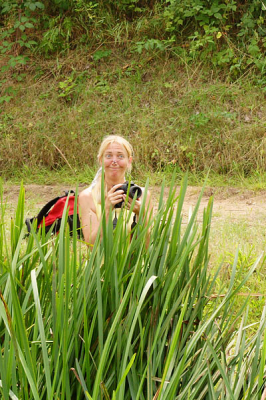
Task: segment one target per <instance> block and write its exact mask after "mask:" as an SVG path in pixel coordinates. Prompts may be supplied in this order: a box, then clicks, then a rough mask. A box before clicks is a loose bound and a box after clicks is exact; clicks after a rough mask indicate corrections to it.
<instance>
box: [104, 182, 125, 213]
mask: <svg viewBox="0 0 266 400" xmlns="http://www.w3.org/2000/svg"><path fill="white" fill-rule="evenodd" d="M121 185H123V183H119V184H118V185H114V186H113V187H112V188H111V189H110V190H109V192H108V193H107V199H106V200H107V201H106V203H105V205H106V206H107V207H108V208H110V206H111V207H112V208H114V206H115V205H116V204H118V203H120V202H121V201H123V194H124V190H117V189H118V188H119V187H120V186H121ZM108 203H109V204H108Z"/></svg>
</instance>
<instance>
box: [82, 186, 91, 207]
mask: <svg viewBox="0 0 266 400" xmlns="http://www.w3.org/2000/svg"><path fill="white" fill-rule="evenodd" d="M79 204H80V205H81V206H82V205H84V204H86V205H87V206H89V207H91V206H93V204H94V201H93V195H92V191H91V188H90V187H88V188H86V189H84V190H82V192H80V193H79Z"/></svg>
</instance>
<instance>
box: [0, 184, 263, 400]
mask: <svg viewBox="0 0 266 400" xmlns="http://www.w3.org/2000/svg"><path fill="white" fill-rule="evenodd" d="M173 184H174V178H173ZM173 184H172V187H171V190H170V194H169V198H168V200H167V203H166V204H164V203H163V201H162V199H163V196H162V195H163V188H162V195H161V199H160V202H159V209H158V214H157V215H156V217H155V219H154V220H153V221H149V222H148V225H147V226H146V225H145V223H144V215H143V214H141V216H140V222H139V223H138V225H137V227H136V230H135V233H134V234H133V238H132V240H131V241H130V238H129V237H128V235H126V233H125V231H124V224H123V221H122V219H121V218H120V219H119V220H118V224H117V227H116V230H115V231H114V232H113V230H112V223H111V224H106V223H104V222H103V238H102V240H99V237H98V239H97V241H96V243H95V245H94V247H93V250H92V251H91V252H90V251H87V250H86V246H83V244H82V243H79V242H78V241H77V237H76V234H75V233H74V236H73V237H72V238H70V237H69V233H68V231H67V229H66V231H65V230H64V223H63V225H62V227H61V230H60V233H59V235H58V236H57V237H56V238H53V237H51V235H50V234H48V235H47V236H45V234H44V233H42V234H39V235H36V234H33V235H31V236H30V237H29V238H27V239H26V241H25V239H24V234H25V229H24V189H23V187H22V188H21V192H20V197H19V201H18V207H17V211H16V216H15V219H14V220H11V227H10V228H11V229H10V232H8V229H7V227H8V224H7V223H6V222H5V221H4V214H5V213H4V206H2V212H1V220H0V233H1V235H0V268H1V281H0V289H1V292H0V298H1V301H0V335H1V342H2V351H1V355H0V374H1V382H0V393H1V397H2V398H3V399H5V400H8V399H9V396H10V397H11V398H12V399H13V400H17V399H21V400H24V399H25V400H26V399H51V400H52V399H57V398H58V399H60V400H63V399H73V398H75V399H77V400H78V399H91V398H92V399H93V400H97V399H100V398H101V399H111V398H112V399H113V400H115V399H121V400H126V399H129V400H131V399H141V400H151V399H156V398H157V399H158V400H159V399H167V400H168V399H169V400H171V399H179V400H185V399H188V398H189V399H190V400H193V399H197V400H198V399H204V400H208V399H211V400H214V399H219V398H225V399H226V398H228V399H229V398H230V400H233V399H234V400H240V399H254V398H260V397H261V395H262V392H263V387H264V379H265V377H264V376H265V357H266V340H265V338H263V333H264V330H265V324H266V315H265V310H264V311H263V314H262V316H261V321H260V323H259V324H258V326H257V327H256V329H255V333H253V334H252V335H251V334H250V333H249V327H248V326H247V315H248V314H247V311H244V308H245V306H246V305H247V302H246V303H245V304H244V306H243V308H241V309H240V310H239V311H238V312H237V313H236V312H235V310H234V309H233V304H234V302H235V299H236V296H237V294H238V292H239V291H240V290H241V288H242V287H243V285H245V284H246V282H247V280H248V278H249V277H250V276H251V275H252V273H253V272H254V271H255V269H256V266H257V264H258V261H257V262H256V263H255V264H254V265H253V266H252V267H251V268H250V269H249V270H248V271H247V273H246V274H245V275H244V277H242V279H241V280H239V272H240V274H241V273H242V271H238V270H237V264H238V260H237V256H236V258H235V260H234V261H233V263H232V265H231V278H230V281H229V282H224V284H223V285H222V287H221V290H222V292H221V293H226V295H225V297H223V296H222V297H221V298H220V297H219V293H216V294H215V296H213V292H214V290H215V286H216V278H217V275H215V276H214V277H211V276H210V274H209V272H208V242H209V232H210V221H211V211H212V199H210V202H209V205H208V208H207V209H206V210H205V211H204V214H203V223H202V228H201V231H199V229H198V226H197V223H196V216H197V212H198V208H199V204H200V199H201V196H200V198H199V199H198V202H197V204H196V206H195V208H194V210H193V212H191V215H190V216H189V219H188V221H184V220H183V219H182V207H183V201H184V196H185V191H186V180H185V181H184V182H183V185H182V187H181V191H180V194H179V197H178V199H176V196H175V192H174V190H173ZM1 204H3V203H1ZM175 208H176V212H175V211H174V210H175ZM142 211H143V210H142ZM63 220H64V221H65V220H66V210H65V215H64V217H63ZM103 221H105V219H104V218H103ZM150 223H152V225H153V229H152V231H151V237H150V242H149V244H148V247H147V248H145V235H146V233H147V228H148V226H149V225H150ZM182 224H183V225H184V226H183V228H182ZM9 236H10V240H8V239H9ZM217 273H218V272H217Z"/></svg>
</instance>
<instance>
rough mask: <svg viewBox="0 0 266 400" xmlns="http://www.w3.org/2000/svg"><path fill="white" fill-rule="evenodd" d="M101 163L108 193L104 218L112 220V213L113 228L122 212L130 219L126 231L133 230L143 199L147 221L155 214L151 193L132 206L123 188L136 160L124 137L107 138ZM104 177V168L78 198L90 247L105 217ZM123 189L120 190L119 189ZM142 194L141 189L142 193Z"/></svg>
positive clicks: (137, 200)
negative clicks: (103, 199)
mask: <svg viewBox="0 0 266 400" xmlns="http://www.w3.org/2000/svg"><path fill="white" fill-rule="evenodd" d="M97 158H98V163H99V165H100V166H101V165H102V167H103V173H104V190H105V204H104V208H105V217H106V221H108V220H109V215H110V213H112V221H113V226H114V227H115V223H114V221H116V219H117V214H118V213H119V212H120V210H121V209H122V212H123V214H124V215H125V219H126V220H127V230H128V231H130V230H131V229H132V227H133V226H134V224H135V222H137V221H138V218H139V214H140V209H141V205H142V201H143V200H142V199H144V198H145V213H146V214H147V213H148V214H147V218H146V220H148V219H149V217H150V216H151V214H152V204H151V196H150V192H149V191H148V192H147V195H146V196H142V197H140V198H137V199H136V200H135V202H134V204H133V208H132V212H130V213H129V211H128V210H129V209H130V208H131V206H132V201H133V199H132V198H130V197H127V195H126V193H125V191H124V189H123V188H121V186H122V185H123V183H125V181H126V173H127V172H130V171H131V167H132V160H133V149H132V146H131V144H130V143H129V142H128V141H127V140H126V139H124V138H123V137H121V136H117V135H110V136H107V137H106V138H104V140H103V141H102V144H101V146H100V149H99V153H98V157H97ZM101 176H102V169H101V168H100V169H99V171H98V172H97V174H96V176H95V178H94V180H93V182H92V184H91V185H90V186H89V187H88V188H87V189H85V190H83V191H82V192H81V193H80V195H79V215H80V218H81V225H82V231H83V235H84V239H85V241H86V242H87V243H88V244H93V243H94V242H95V239H96V236H97V233H98V230H99V227H100V223H101V214H102V204H101ZM120 188H121V189H120ZM140 192H141V190H140ZM121 204H122V208H121Z"/></svg>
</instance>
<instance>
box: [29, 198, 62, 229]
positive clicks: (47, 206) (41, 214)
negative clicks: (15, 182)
mask: <svg viewBox="0 0 266 400" xmlns="http://www.w3.org/2000/svg"><path fill="white" fill-rule="evenodd" d="M65 196H66V195H64V196H58V197H55V198H54V199H52V200H50V201H49V202H48V203H47V204H45V206H44V207H43V208H42V209H41V211H40V212H39V214H38V215H37V217H35V218H36V219H37V226H39V225H40V223H41V222H42V220H43V217H45V216H46V214H47V213H48V211H49V210H50V208H52V207H53V206H54V205H55V203H56V202H57V201H58V200H59V199H61V198H62V197H65ZM35 218H34V219H35Z"/></svg>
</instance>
